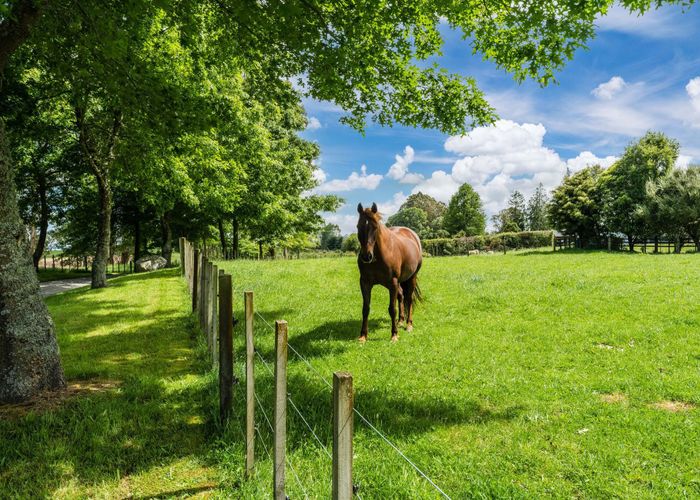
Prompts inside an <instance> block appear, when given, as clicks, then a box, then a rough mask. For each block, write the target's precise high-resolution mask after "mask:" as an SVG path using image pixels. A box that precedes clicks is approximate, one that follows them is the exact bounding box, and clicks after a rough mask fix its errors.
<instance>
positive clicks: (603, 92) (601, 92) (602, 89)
mask: <svg viewBox="0 0 700 500" xmlns="http://www.w3.org/2000/svg"><path fill="white" fill-rule="evenodd" d="M626 86H627V82H625V80H624V79H623V78H622V77H621V76H613V77H612V78H611V79H610V80H608V81H607V82H605V83H601V84H600V85H598V86H597V87H596V88H594V89H593V90H591V94H593V95H594V96H596V97H597V98H598V99H605V100H610V99H612V98H613V96H615V94H619V93H620V92H621V91H622V89H624V88H625V87H626Z"/></svg>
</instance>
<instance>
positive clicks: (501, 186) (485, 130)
mask: <svg viewBox="0 0 700 500" xmlns="http://www.w3.org/2000/svg"><path fill="white" fill-rule="evenodd" d="M546 133H547V130H546V128H545V127H544V126H543V125H542V124H533V123H515V122H513V121H509V120H500V121H498V122H496V123H495V124H494V125H493V126H490V127H478V128H475V129H474V130H472V131H471V132H470V133H469V134H467V135H464V136H452V137H449V138H448V139H447V140H446V141H445V149H446V150H447V151H450V152H452V153H456V154H458V155H460V156H461V157H460V158H459V159H458V160H457V161H455V162H454V164H453V165H452V170H451V171H449V172H448V171H445V170H436V171H434V172H433V174H432V175H431V176H430V177H429V178H427V179H425V180H424V181H422V182H421V183H419V184H418V185H416V186H415V187H414V188H413V190H412V193H417V192H418V191H421V192H423V193H425V194H428V195H430V196H432V197H434V198H436V199H438V200H440V201H443V202H449V200H450V198H451V197H452V195H453V194H454V193H455V192H456V191H457V189H458V188H459V186H460V185H461V184H463V183H469V184H470V185H471V186H472V187H474V189H475V190H476V191H477V192H478V193H479V195H480V196H481V199H482V201H483V203H484V209H485V211H486V213H487V215H493V214H495V213H496V212H498V211H499V210H500V209H502V208H503V207H504V206H505V205H506V203H507V200H508V197H509V196H510V194H511V193H512V192H513V191H514V190H518V191H520V192H521V193H523V194H524V195H525V196H530V195H531V194H532V193H533V192H534V190H535V189H536V188H537V186H538V185H539V184H540V183H541V184H542V185H543V186H544V188H545V189H546V190H551V189H553V188H554V187H556V186H557V185H558V184H559V183H560V182H561V180H562V178H563V176H564V173H565V172H566V168H567V166H568V167H569V168H570V169H572V170H580V169H581V168H584V167H585V166H586V165H588V164H600V165H602V166H604V167H607V166H609V165H611V164H612V163H613V162H614V161H615V160H616V158H615V157H613V156H608V157H604V158H599V157H597V156H596V155H595V154H593V153H592V152H590V151H585V152H583V153H581V154H579V155H578V156H577V157H576V158H572V159H569V160H567V161H565V160H563V159H562V158H561V157H560V156H559V155H558V154H557V153H556V152H555V151H553V150H552V149H550V148H548V147H546V146H545V145H544V137H545V134H546Z"/></svg>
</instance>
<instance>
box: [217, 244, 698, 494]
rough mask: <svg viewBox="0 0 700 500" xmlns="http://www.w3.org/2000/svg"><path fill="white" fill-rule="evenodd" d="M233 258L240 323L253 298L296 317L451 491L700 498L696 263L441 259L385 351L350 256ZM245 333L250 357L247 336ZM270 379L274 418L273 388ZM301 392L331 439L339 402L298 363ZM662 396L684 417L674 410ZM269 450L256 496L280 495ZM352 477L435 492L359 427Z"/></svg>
mask: <svg viewBox="0 0 700 500" xmlns="http://www.w3.org/2000/svg"><path fill="white" fill-rule="evenodd" d="M222 265H223V267H224V268H225V269H227V271H229V272H231V273H232V274H233V281H234V287H235V288H236V297H235V299H236V300H235V302H236V308H237V314H238V315H239V317H240V316H241V312H240V311H241V308H242V291H243V290H246V289H251V290H254V291H255V303H256V307H257V310H258V311H259V312H260V313H261V314H262V315H263V316H265V317H266V318H267V319H268V321H270V322H272V320H274V319H286V320H287V321H288V322H289V338H290V343H291V344H292V345H293V346H294V347H295V348H296V349H297V350H299V351H300V352H301V353H302V354H303V355H304V356H306V357H307V358H309V360H310V362H311V364H312V365H313V366H314V368H316V369H317V370H318V371H320V372H321V373H322V374H324V376H325V377H326V378H327V379H330V377H331V375H332V373H333V371H335V370H348V371H350V372H352V373H353V375H354V384H355V390H356V400H355V401H356V407H357V408H359V409H360V411H361V412H363V413H364V414H365V415H366V416H367V417H368V418H369V419H370V420H371V421H372V422H374V423H375V425H377V426H378V427H379V428H380V429H381V430H382V431H383V432H385V433H386V434H387V436H389V437H390V439H391V440H392V441H394V442H396V443H397V444H398V446H399V447H400V448H401V449H402V450H404V451H405V453H406V454H407V455H408V456H409V457H410V458H411V459H413V460H414V461H415V462H416V463H417V464H418V465H419V466H420V467H421V468H423V469H424V470H425V471H426V472H427V473H428V475H429V476H430V477H431V478H432V479H434V480H435V481H436V482H437V484H439V485H440V486H441V487H443V488H444V489H445V490H446V491H447V492H448V493H449V494H450V495H451V496H453V497H457V498H469V497H473V496H486V497H488V496H499V497H529V498H532V497H542V496H558V497H580V496H583V497H598V498H599V497H611V496H624V497H633V498H638V497H647V496H650V497H665V498H668V497H679V496H698V495H700V479H699V478H700V453H699V452H698V451H699V450H700V418H699V413H700V410H698V409H697V407H698V405H700V378H699V377H698V370H699V368H700V335H698V332H700V285H698V283H699V281H698V280H699V278H700V261H698V256H697V255H625V254H607V253H604V252H600V253H577V252H573V253H569V252H564V253H558V254H554V255H553V254H551V253H542V252H525V253H520V254H513V255H511V254H509V255H507V256H502V255H493V256H478V257H454V258H434V259H427V260H426V261H425V263H424V267H423V270H422V271H421V277H420V285H421V288H422V290H423V293H424V295H425V297H426V300H425V302H424V303H422V304H420V305H419V306H418V308H417V310H416V314H415V327H416V329H415V331H414V332H412V333H405V332H401V338H400V341H399V342H398V343H397V344H392V343H390V342H389V338H390V323H389V318H388V314H387V312H386V310H387V305H388V293H387V292H386V291H385V290H384V289H383V288H380V287H377V288H375V290H374V295H373V301H372V312H371V315H370V332H369V342H367V344H365V345H364V346H363V345H360V344H359V343H358V342H357V341H356V338H357V336H358V335H359V331H360V320H361V294H360V290H359V285H358V271H357V267H356V263H355V261H354V260H353V259H350V258H348V259H332V260H331V259H328V260H311V261H309V260H306V261H277V262H235V263H234V262H228V263H225V264H222ZM220 268H221V265H220ZM236 335H237V339H238V344H237V348H238V352H239V354H238V359H242V357H243V352H242V348H243V345H242V343H241V341H240V339H241V338H242V331H241V329H240V326H239V329H238V330H237V333H236ZM256 338H257V342H258V345H259V348H260V350H261V351H262V352H263V353H264V355H265V356H266V357H267V358H268V359H270V360H271V359H272V358H273V344H272V339H273V335H272V333H271V332H270V331H268V330H267V327H266V326H265V325H264V324H263V323H262V322H261V321H256ZM256 369H257V370H258V371H257V379H258V385H259V388H260V389H259V390H260V394H261V398H262V399H263V400H264V401H266V404H267V405H268V407H267V411H268V413H270V412H271V408H272V406H271V400H272V399H271V398H272V388H271V387H272V386H271V377H270V376H269V375H268V374H267V373H266V372H265V370H264V369H263V368H262V367H261V366H260V363H258V366H257V367H256ZM289 392H290V394H291V397H292V398H293V399H294V400H295V402H296V403H297V405H298V406H300V408H302V409H303V411H304V412H305V417H306V418H307V420H309V421H310V422H311V423H312V425H313V426H314V427H315V431H316V432H317V433H319V435H320V436H321V437H322V439H323V440H324V442H325V443H326V444H327V445H328V446H330V445H331V434H330V423H331V414H330V391H329V390H328V389H327V388H326V387H325V386H324V384H323V382H322V381H320V380H319V379H318V377H316V375H314V374H313V373H312V372H311V371H310V370H308V369H306V367H305V366H304V364H303V363H301V362H300V361H299V360H298V359H296V358H295V357H294V355H293V354H292V353H291V352H290V379H289ZM610 395H613V396H612V397H611V396H610ZM619 395H622V396H619ZM241 396H242V395H241V394H239V397H241ZM660 401H676V402H683V403H685V406H682V407H673V408H680V410H679V411H676V412H673V411H667V410H664V409H662V407H661V406H658V403H659V402H660ZM289 414H290V417H289V418H290V423H289V428H290V437H289V448H290V459H291V463H292V464H293V466H294V467H295V468H296V469H297V471H300V470H301V471H304V474H303V475H302V478H303V481H302V483H303V489H304V490H306V491H308V492H309V494H310V495H311V496H313V497H323V496H327V495H328V493H329V491H330V490H329V487H330V461H329V460H328V459H327V457H326V456H325V455H324V454H323V453H322V451H321V450H320V447H319V446H318V445H317V444H316V443H315V442H314V441H313V438H312V437H311V435H310V433H309V431H308V430H307V429H306V428H305V426H304V424H303V422H302V421H301V420H300V419H299V418H298V417H297V416H296V415H295V414H294V412H293V410H292V409H291V408H290V409H289ZM238 419H239V420H241V419H242V414H239V415H238ZM241 421H242V420H241ZM258 422H259V425H260V428H261V430H262V431H263V432H264V433H265V434H264V436H265V439H266V440H268V441H267V444H268V445H269V436H268V434H269V433H267V431H266V430H265V428H266V426H267V424H266V423H265V422H264V419H263V418H262V417H261V416H260V417H259V418H258ZM239 436H240V431H239V430H237V429H232V430H231V432H230V433H229V438H228V439H227V440H226V441H227V442H228V443H230V444H229V445H228V447H227V448H224V451H222V452H221V461H222V463H224V465H225V467H226V468H227V469H228V472H226V475H225V477H227V478H229V481H230V484H229V487H231V488H234V485H235V487H238V485H239V484H240V483H238V479H239V478H240V474H241V467H242V457H243V451H242V446H241V445H239V444H237V443H238V442H240V437H239ZM258 455H259V457H261V459H264V462H263V463H262V464H260V467H259V473H258V474H259V476H258V478H257V480H255V481H252V482H248V483H243V491H244V493H245V495H246V496H250V497H257V496H264V495H266V494H269V484H270V481H271V475H270V469H271V467H270V464H269V461H267V458H266V457H265V455H264V451H263V448H262V446H260V447H259V449H258ZM288 477H289V484H290V486H289V489H290V491H291V492H292V493H293V496H300V495H302V494H303V489H302V488H301V487H300V486H298V485H297V484H296V482H295V481H294V479H293V477H292V476H291V474H290V473H289V472H288ZM355 478H356V482H357V483H358V484H360V486H361V490H360V491H361V494H362V496H363V497H364V498H409V497H414V498H415V497H434V496H435V492H434V490H432V489H431V487H430V486H428V485H427V483H426V482H425V480H423V479H422V478H420V477H419V476H418V475H417V474H416V473H415V472H414V471H413V470H412V469H411V468H410V467H408V466H407V465H406V464H405V463H404V462H403V461H402V460H401V459H400V458H399V457H398V456H397V455H396V453H395V452H393V451H392V450H391V449H390V448H388V447H387V445H386V444H384V443H383V442H382V441H381V440H380V439H379V438H378V437H377V436H376V435H375V434H374V433H373V432H371V431H370V430H368V429H367V428H366V427H365V426H364V425H363V424H362V423H360V422H359V421H357V420H356V436H355ZM231 491H233V489H232V490H231Z"/></svg>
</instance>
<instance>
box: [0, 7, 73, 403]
mask: <svg viewBox="0 0 700 500" xmlns="http://www.w3.org/2000/svg"><path fill="white" fill-rule="evenodd" d="M39 16H40V10H39V5H38V4H37V3H35V2H33V1H31V0H26V1H19V2H10V3H9V4H8V3H7V2H4V3H3V4H2V6H1V7H0V75H2V74H3V73H4V70H5V67H6V66H7V63H8V61H9V58H10V56H11V55H12V54H13V53H14V52H15V51H16V50H17V49H18V48H19V47H20V45H21V44H22V43H23V42H24V41H25V40H26V38H27V37H28V36H29V33H30V30H31V29H32V27H33V26H34V24H35V23H36V22H37V21H38V19H39ZM0 88H1V87H0ZM62 387H65V379H64V375H63V368H62V366H61V358H60V354H59V350H58V343H57V342H56V333H55V330H54V325H53V322H52V321H51V316H50V315H49V312H48V310H47V308H46V304H45V303H44V300H43V299H42V297H41V295H39V282H38V280H37V277H36V273H35V272H34V266H33V263H32V260H31V259H30V257H29V252H28V248H27V245H26V241H25V240H24V226H23V223H22V219H21V218H20V216H19V207H18V206H17V193H16V190H15V182H14V167H13V163H12V160H11V158H10V156H9V154H8V150H7V144H6V139H5V125H4V123H3V122H2V120H0V403H4V402H16V401H23V400H26V399H29V398H31V397H32V396H34V395H36V394H38V393H39V392H41V391H44V390H55V389H60V388H62Z"/></svg>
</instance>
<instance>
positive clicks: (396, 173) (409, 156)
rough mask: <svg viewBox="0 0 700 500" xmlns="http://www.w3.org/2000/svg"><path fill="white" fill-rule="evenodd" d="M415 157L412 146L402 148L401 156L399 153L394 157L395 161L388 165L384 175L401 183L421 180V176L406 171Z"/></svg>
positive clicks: (412, 182)
mask: <svg viewBox="0 0 700 500" xmlns="http://www.w3.org/2000/svg"><path fill="white" fill-rule="evenodd" d="M415 157H416V154H415V151H413V148H412V147H411V146H406V147H405V148H404V150H403V156H402V155H400V154H399V155H396V156H395V157H394V158H395V160H396V161H395V162H394V163H393V165H391V167H389V171H388V172H387V174H386V176H387V177H389V178H390V179H394V180H397V181H399V182H400V183H401V184H418V183H419V182H421V181H422V180H423V176H422V175H420V174H415V173H412V172H409V171H408V167H409V166H410V165H411V163H413V161H414V159H415Z"/></svg>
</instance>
